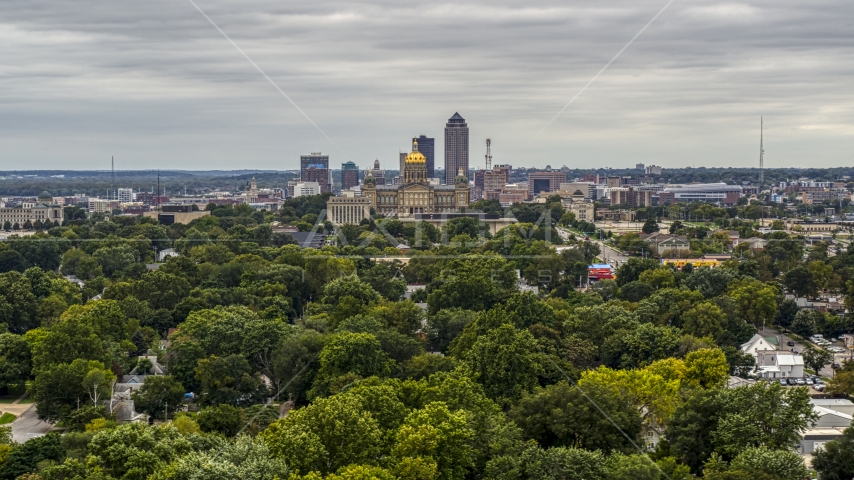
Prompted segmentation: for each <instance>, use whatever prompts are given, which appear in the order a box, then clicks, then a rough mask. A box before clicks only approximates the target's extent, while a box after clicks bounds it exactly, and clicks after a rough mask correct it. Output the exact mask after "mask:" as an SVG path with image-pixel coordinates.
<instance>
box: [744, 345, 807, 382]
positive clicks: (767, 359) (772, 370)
mask: <svg viewBox="0 0 854 480" xmlns="http://www.w3.org/2000/svg"><path fill="white" fill-rule="evenodd" d="M756 368H757V372H756V373H757V374H758V375H759V376H760V377H762V378H789V377H794V378H803V376H804V357H803V356H801V355H799V354H797V353H790V352H786V351H783V350H764V351H762V350H760V351H758V352H756Z"/></svg>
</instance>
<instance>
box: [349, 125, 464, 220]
mask: <svg viewBox="0 0 854 480" xmlns="http://www.w3.org/2000/svg"><path fill="white" fill-rule="evenodd" d="M466 173H467V172H462V171H460V172H458V173H457V177H456V179H455V180H454V184H453V185H432V184H431V183H430V181H429V179H428V177H427V158H426V157H425V156H424V155H423V154H422V153H421V152H419V151H418V142H417V141H414V142H412V152H411V153H410V154H409V155H407V156H406V160H405V164H404V168H403V172H402V177H403V179H402V181H401V183H400V185H377V181H376V179H375V178H374V177H373V175H371V173H370V171H369V172H368V174H367V175H366V176H365V180H364V185H363V186H362V195H363V196H364V197H365V198H367V199H369V200H370V202H371V203H370V206H371V208H373V209H374V210H375V211H376V212H377V213H378V214H380V215H385V216H386V217H395V216H396V217H398V218H408V217H413V216H415V215H416V214H442V213H455V212H459V211H460V209H461V208H465V207H468V206H469V180H468V177H467V176H466Z"/></svg>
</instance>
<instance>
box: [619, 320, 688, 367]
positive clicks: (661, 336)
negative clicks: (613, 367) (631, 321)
mask: <svg viewBox="0 0 854 480" xmlns="http://www.w3.org/2000/svg"><path fill="white" fill-rule="evenodd" d="M681 340H682V336H681V335H680V333H679V330H678V329H676V328H673V327H659V326H656V325H653V324H651V323H644V324H642V325H640V326H638V327H637V328H636V329H634V330H633V331H631V332H625V334H624V336H622V338H620V341H621V348H620V351H621V352H622V355H620V357H619V365H620V366H621V367H622V368H638V367H644V366H646V365H649V364H650V363H652V362H654V361H656V360H661V359H664V358H669V357H672V356H674V355H675V354H676V351H677V350H678V349H679V344H680V342H681Z"/></svg>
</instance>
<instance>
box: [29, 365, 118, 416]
mask: <svg viewBox="0 0 854 480" xmlns="http://www.w3.org/2000/svg"><path fill="white" fill-rule="evenodd" d="M103 370H104V364H103V363H101V362H98V361H93V360H85V359H83V358H80V359H77V360H74V361H73V362H71V363H70V364H68V363H61V364H58V365H51V366H50V367H48V368H45V369H43V370H40V371H38V373H37V374H36V378H35V380H33V382H32V384H31V385H30V395H31V396H32V398H33V401H34V402H35V404H36V410H37V411H38V416H39V418H40V419H42V420H47V421H52V422H55V421H58V420H60V419H62V417H64V416H65V415H67V414H68V413H69V412H71V410H72V409H73V408H75V407H76V406H77V405H78V402H80V403H81V404H85V402H86V400H88V399H89V398H90V392H89V391H88V390H91V389H92V386H93V385H95V386H97V387H103V383H93V384H91V385H85V384H84V381H85V380H86V377H87V375H88V374H89V373H90V372H93V371H96V372H97V371H103ZM90 380H95V378H94V377H93V378H90ZM87 383H88V382H87ZM87 389H88V390H87ZM93 393H98V390H97V388H96V389H95V390H94V391H93ZM100 393H103V390H101V391H100Z"/></svg>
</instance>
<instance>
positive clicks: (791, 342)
mask: <svg viewBox="0 0 854 480" xmlns="http://www.w3.org/2000/svg"><path fill="white" fill-rule="evenodd" d="M786 345H788V346H790V347H794V346H795V342H793V341H791V340H789V341H788V342H786Z"/></svg>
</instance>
